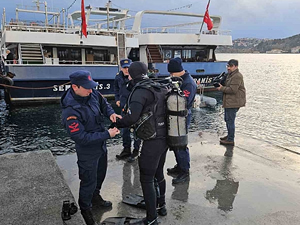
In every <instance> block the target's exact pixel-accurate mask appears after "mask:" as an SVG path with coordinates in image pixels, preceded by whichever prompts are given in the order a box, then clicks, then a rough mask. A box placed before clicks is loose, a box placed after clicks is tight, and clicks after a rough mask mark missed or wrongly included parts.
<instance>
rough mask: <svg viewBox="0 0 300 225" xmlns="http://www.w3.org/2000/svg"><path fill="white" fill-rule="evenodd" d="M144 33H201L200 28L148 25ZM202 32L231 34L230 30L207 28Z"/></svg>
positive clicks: (142, 31)
mask: <svg viewBox="0 0 300 225" xmlns="http://www.w3.org/2000/svg"><path fill="white" fill-rule="evenodd" d="M141 33H142V34H151V33H155V34H161V33H163V34H179V33H190V34H197V35H199V29H195V28H178V27H147V28H142V29H141ZM201 34H205V35H231V31H229V30H210V31H208V30H206V31H202V32H201Z"/></svg>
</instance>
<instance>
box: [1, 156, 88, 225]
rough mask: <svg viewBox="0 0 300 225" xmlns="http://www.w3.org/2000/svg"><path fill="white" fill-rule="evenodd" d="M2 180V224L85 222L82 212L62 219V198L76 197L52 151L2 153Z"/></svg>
mask: <svg viewBox="0 0 300 225" xmlns="http://www.w3.org/2000/svg"><path fill="white" fill-rule="evenodd" d="M0 181H1V185H0V224H1V225H10V224H11V225H41V224H43V225H59V224H65V225H68V224H70V225H71V224H72V225H82V224H84V221H83V219H82V217H81V214H80V213H76V214H74V215H73V216H72V218H71V219H70V220H68V221H66V222H65V223H63V220H62V218H61V211H62V205H63V201H64V200H69V201H70V202H74V201H75V200H74V197H73V195H72V193H71V191H70V188H69V187H68V185H67V184H66V182H65V180H64V178H63V176H62V173H61V171H60V169H59V167H58V166H57V164H56V162H55V159H54V157H53V156H52V153H51V152H50V151H36V152H28V153H19V154H5V155H1V156H0Z"/></svg>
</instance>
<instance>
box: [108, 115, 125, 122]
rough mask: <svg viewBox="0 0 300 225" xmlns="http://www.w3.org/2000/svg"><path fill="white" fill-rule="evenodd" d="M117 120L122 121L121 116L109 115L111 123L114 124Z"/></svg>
mask: <svg viewBox="0 0 300 225" xmlns="http://www.w3.org/2000/svg"><path fill="white" fill-rule="evenodd" d="M117 118H119V119H122V116H120V115H118V114H115V113H114V114H111V115H110V117H109V119H110V121H111V122H113V123H115V122H116V121H117Z"/></svg>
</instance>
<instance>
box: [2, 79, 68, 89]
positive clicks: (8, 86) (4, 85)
mask: <svg viewBox="0 0 300 225" xmlns="http://www.w3.org/2000/svg"><path fill="white" fill-rule="evenodd" d="M70 83H71V82H70V81H69V82H67V83H64V84H61V85H58V86H63V85H66V84H70ZM0 86H3V87H6V88H15V89H24V90H41V89H51V88H54V86H56V85H53V86H50V87H38V88H30V87H18V86H12V85H7V84H0Z"/></svg>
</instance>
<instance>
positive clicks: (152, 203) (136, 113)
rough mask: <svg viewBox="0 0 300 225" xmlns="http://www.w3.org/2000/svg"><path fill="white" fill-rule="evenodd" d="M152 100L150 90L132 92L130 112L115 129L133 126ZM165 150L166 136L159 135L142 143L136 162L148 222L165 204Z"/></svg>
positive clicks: (118, 122) (152, 96) (155, 216)
mask: <svg viewBox="0 0 300 225" xmlns="http://www.w3.org/2000/svg"><path fill="white" fill-rule="evenodd" d="M154 100H155V97H154V94H153V93H152V92H151V91H150V90H147V89H144V88H141V89H136V90H134V92H133V94H132V96H131V98H130V99H129V109H130V110H129V112H128V113H127V114H126V115H125V116H124V117H123V118H122V119H121V120H118V121H117V123H116V125H117V127H118V128H122V127H130V126H131V125H133V124H135V123H136V122H137V121H138V119H139V118H140V117H141V115H142V113H143V112H144V110H145V109H146V108H147V107H149V105H151V104H153V103H154ZM167 148H168V147H167V142H166V135H159V136H158V137H155V138H153V139H150V140H145V141H143V143H142V148H141V152H140V156H139V159H138V161H139V169H140V181H141V185H142V190H143V195H144V199H145V203H146V210H147V220H148V221H153V220H155V219H156V218H157V212H156V207H157V206H162V205H164V204H165V192H166V181H165V179H164V173H163V167H164V164H165V160H166V153H167ZM154 178H156V180H157V182H158V185H159V190H160V196H156V191H155V187H154Z"/></svg>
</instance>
